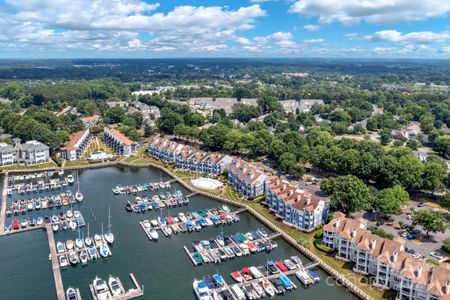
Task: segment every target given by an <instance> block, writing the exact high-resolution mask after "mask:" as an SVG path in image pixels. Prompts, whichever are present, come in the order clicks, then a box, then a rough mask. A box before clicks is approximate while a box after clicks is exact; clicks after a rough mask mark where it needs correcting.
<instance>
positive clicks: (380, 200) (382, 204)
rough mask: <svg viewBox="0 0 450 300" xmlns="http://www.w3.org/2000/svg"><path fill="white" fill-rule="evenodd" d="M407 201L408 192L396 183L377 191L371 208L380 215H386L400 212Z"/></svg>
mask: <svg viewBox="0 0 450 300" xmlns="http://www.w3.org/2000/svg"><path fill="white" fill-rule="evenodd" d="M408 203H409V195H408V192H407V191H405V189H404V188H403V187H402V186H400V185H398V184H396V185H394V186H393V187H392V188H387V189H384V190H381V191H380V192H379V193H378V195H377V196H376V197H375V199H374V203H373V208H374V210H375V211H376V212H377V213H378V214H379V215H380V216H388V215H394V214H398V213H400V212H401V210H402V208H403V207H405V206H406V205H407V204H408Z"/></svg>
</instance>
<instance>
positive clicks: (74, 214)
mask: <svg viewBox="0 0 450 300" xmlns="http://www.w3.org/2000/svg"><path fill="white" fill-rule="evenodd" d="M73 217H74V218H75V219H77V218H81V213H80V211H79V210H75V211H74V212H73Z"/></svg>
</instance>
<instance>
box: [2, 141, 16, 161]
mask: <svg viewBox="0 0 450 300" xmlns="http://www.w3.org/2000/svg"><path fill="white" fill-rule="evenodd" d="M16 163H17V151H16V148H14V146H12V145H8V144H6V143H0V166H8V165H13V164H16Z"/></svg>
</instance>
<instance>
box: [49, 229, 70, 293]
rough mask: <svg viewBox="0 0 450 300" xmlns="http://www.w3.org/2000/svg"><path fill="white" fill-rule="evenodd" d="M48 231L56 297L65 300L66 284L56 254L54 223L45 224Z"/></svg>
mask: <svg viewBox="0 0 450 300" xmlns="http://www.w3.org/2000/svg"><path fill="white" fill-rule="evenodd" d="M45 229H46V231H47V238H48V247H49V249H50V258H51V261H52V271H53V278H54V280H55V288H56V297H57V299H58V300H65V299H66V295H65V292H64V285H63V282H62V277H61V270H60V268H59V262H58V256H57V254H56V244H55V237H54V235H53V230H52V224H50V223H47V224H45Z"/></svg>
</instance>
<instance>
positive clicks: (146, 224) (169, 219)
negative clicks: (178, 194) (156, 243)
mask: <svg viewBox="0 0 450 300" xmlns="http://www.w3.org/2000/svg"><path fill="white" fill-rule="evenodd" d="M238 221H239V216H238V214H237V213H236V212H232V211H231V210H230V209H229V208H228V206H226V205H223V206H219V207H217V208H210V209H199V210H197V211H192V212H180V213H178V214H177V215H173V216H170V215H167V216H159V217H158V218H156V219H151V220H144V221H141V222H139V223H140V225H141V228H142V230H144V232H145V233H146V235H147V237H148V238H149V239H150V240H153V239H157V238H155V235H154V232H155V231H157V230H161V232H162V233H163V234H164V236H166V237H169V236H171V235H172V234H177V233H179V232H181V233H185V232H194V231H200V230H202V228H205V227H209V226H213V225H223V224H231V223H234V222H238Z"/></svg>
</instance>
